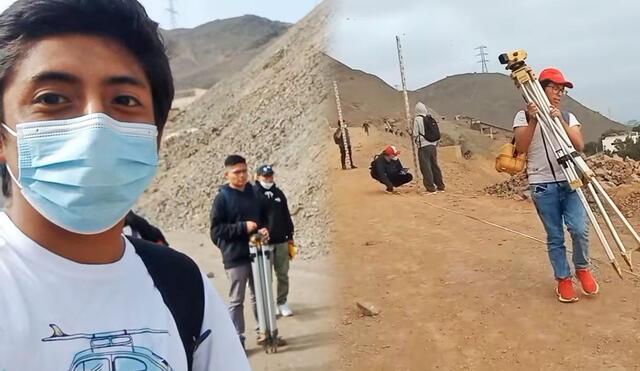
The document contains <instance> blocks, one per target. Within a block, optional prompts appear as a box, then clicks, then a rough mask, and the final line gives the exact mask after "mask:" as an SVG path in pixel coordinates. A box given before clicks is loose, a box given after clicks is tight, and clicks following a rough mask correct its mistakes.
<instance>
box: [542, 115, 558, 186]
mask: <svg viewBox="0 0 640 371" xmlns="http://www.w3.org/2000/svg"><path fill="white" fill-rule="evenodd" d="M538 125H540V123H538ZM539 129H540V136H541V137H542V146H543V147H544V153H545V155H546V157H547V162H548V163H549V168H550V169H551V174H552V175H553V179H554V180H555V181H556V182H557V181H558V178H557V177H556V171H555V169H554V168H553V163H552V162H551V159H550V158H549V149H548V148H547V141H546V140H545V139H544V133H543V132H542V128H541V127H539Z"/></svg>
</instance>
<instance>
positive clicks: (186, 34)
mask: <svg viewBox="0 0 640 371" xmlns="http://www.w3.org/2000/svg"><path fill="white" fill-rule="evenodd" d="M289 27H290V25H289V24H287V23H282V22H277V21H271V20H269V19H266V18H262V17H257V16H253V15H246V16H242V17H236V18H229V19H222V20H216V21H213V22H209V23H206V24H203V25H200V26H198V27H195V28H192V29H185V28H179V29H175V30H169V31H163V33H162V34H163V37H164V39H165V42H166V44H167V50H168V52H169V56H170V62H171V70H172V72H173V77H174V80H175V85H176V89H178V90H180V89H192V88H202V89H208V88H210V87H212V86H213V85H214V84H215V83H217V82H218V81H220V80H222V79H223V78H225V77H226V76H227V75H229V74H232V73H235V72H237V71H238V70H240V69H242V68H243V67H244V66H246V65H247V64H248V63H249V62H250V61H251V60H252V59H253V58H255V57H256V56H257V55H258V54H260V53H261V52H263V51H264V50H265V48H267V47H268V46H269V44H270V43H271V42H273V41H274V40H275V39H277V38H278V37H279V36H280V35H282V34H284V33H285V32H286V31H287V30H288V29H289Z"/></svg>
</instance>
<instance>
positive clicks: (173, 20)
mask: <svg viewBox="0 0 640 371" xmlns="http://www.w3.org/2000/svg"><path fill="white" fill-rule="evenodd" d="M167 12H169V16H170V17H171V27H172V28H176V23H177V18H178V11H177V10H176V7H175V6H174V3H173V0H169V7H168V8H167Z"/></svg>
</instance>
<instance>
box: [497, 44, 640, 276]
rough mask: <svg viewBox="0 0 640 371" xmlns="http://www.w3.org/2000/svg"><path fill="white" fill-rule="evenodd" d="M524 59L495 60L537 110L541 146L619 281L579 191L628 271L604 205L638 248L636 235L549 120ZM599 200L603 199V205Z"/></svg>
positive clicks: (627, 257) (519, 55)
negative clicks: (584, 214)
mask: <svg viewBox="0 0 640 371" xmlns="http://www.w3.org/2000/svg"><path fill="white" fill-rule="evenodd" d="M526 58H527V52H526V51H524V50H516V51H513V52H509V53H504V54H501V55H500V56H499V57H498V60H499V61H500V63H501V64H504V65H506V69H507V70H509V71H511V78H512V79H513V81H514V83H515V85H516V86H517V87H518V89H520V91H521V92H522V97H523V98H524V100H525V102H527V104H528V103H534V104H535V105H536V106H537V107H538V114H537V119H538V126H540V131H541V133H542V136H543V138H544V139H545V142H546V143H548V144H549V146H550V148H551V151H552V152H553V154H554V156H555V158H556V161H557V162H558V164H559V165H560V168H561V169H562V172H563V174H564V175H565V177H566V179H567V181H568V182H569V185H570V186H571V188H572V189H574V190H575V191H576V192H577V193H578V197H579V198H580V201H581V203H582V206H583V207H584V209H585V211H586V212H587V215H588V217H589V221H590V222H591V225H592V226H593V229H594V230H595V232H596V234H597V235H598V239H599V240H600V242H601V243H602V246H603V247H604V250H605V253H606V254H607V258H608V259H609V262H610V263H611V265H612V266H613V268H614V269H615V271H616V272H617V273H618V275H619V276H620V278H622V270H621V269H620V265H619V264H618V261H617V260H616V258H615V255H614V254H613V251H612V249H611V246H610V244H609V242H608V241H607V238H606V236H605V234H604V232H603V230H602V228H601V227H600V224H599V222H598V219H597V218H596V215H595V213H594V211H592V210H591V207H590V205H589V202H588V201H587V198H586V196H585V194H584V191H583V188H586V190H587V191H588V192H589V194H590V195H591V197H592V198H593V200H594V202H595V204H596V207H595V208H594V209H595V211H598V212H599V213H600V215H601V216H602V219H603V220H604V222H605V224H606V225H607V228H608V229H609V231H610V232H611V237H612V238H613V240H614V242H615V244H616V245H617V247H618V249H619V250H620V254H621V255H622V257H623V258H624V261H625V262H626V263H627V265H629V268H630V269H631V270H632V271H633V264H632V263H631V253H630V252H629V251H627V249H626V248H625V246H624V244H623V242H622V239H621V238H620V235H619V234H618V232H617V231H616V228H615V226H614V225H613V222H612V221H611V218H610V217H609V214H608V213H607V209H606V207H605V205H607V206H608V207H609V208H610V209H611V210H613V212H614V214H615V215H617V216H618V218H619V219H620V220H621V221H622V224H623V225H624V226H625V227H626V228H627V230H628V231H629V232H630V233H631V235H632V236H633V238H634V239H635V240H636V242H637V243H638V244H639V245H640V236H638V233H637V232H636V231H635V229H634V228H633V227H632V226H631V224H630V223H629V221H628V220H627V218H626V217H625V216H624V215H623V214H622V212H621V211H620V209H619V208H618V206H616V204H615V203H614V202H613V200H612V199H611V197H610V196H609V195H608V194H607V192H606V191H605V190H604V188H603V187H602V185H601V184H600V182H599V181H598V179H597V178H596V176H595V174H594V172H593V171H592V170H591V169H590V168H589V166H588V165H587V162H586V161H585V160H584V158H582V156H581V155H580V154H579V153H578V152H577V151H576V149H575V148H574V147H573V144H572V143H571V140H570V139H569V135H568V134H567V132H566V131H565V129H564V127H563V125H562V123H561V121H560V120H559V119H558V118H557V117H551V109H552V108H553V107H551V102H550V101H549V98H548V97H547V95H546V94H545V92H544V89H543V88H542V86H541V85H540V82H539V81H538V79H537V78H536V75H535V74H534V72H533V70H532V69H531V67H529V66H527V64H526V63H525V60H526ZM601 198H602V199H604V201H605V202H604V203H603V202H602V199H601Z"/></svg>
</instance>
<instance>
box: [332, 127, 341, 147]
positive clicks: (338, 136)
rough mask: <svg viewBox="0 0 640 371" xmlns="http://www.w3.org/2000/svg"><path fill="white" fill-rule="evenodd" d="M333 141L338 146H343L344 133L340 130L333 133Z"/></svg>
mask: <svg viewBox="0 0 640 371" xmlns="http://www.w3.org/2000/svg"><path fill="white" fill-rule="evenodd" d="M333 141H334V142H335V143H336V144H338V145H342V132H341V131H340V130H337V131H335V132H333Z"/></svg>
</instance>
